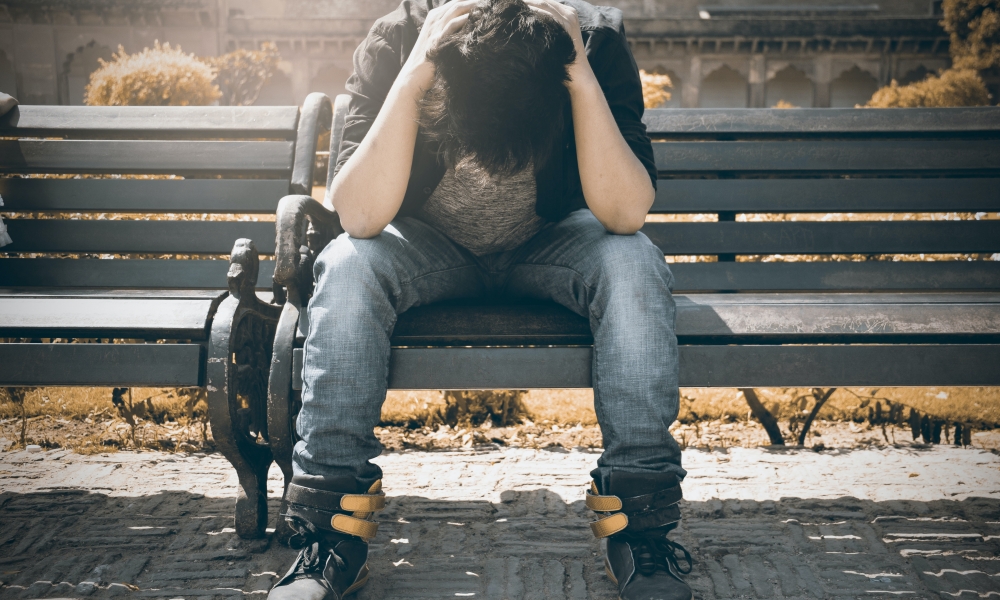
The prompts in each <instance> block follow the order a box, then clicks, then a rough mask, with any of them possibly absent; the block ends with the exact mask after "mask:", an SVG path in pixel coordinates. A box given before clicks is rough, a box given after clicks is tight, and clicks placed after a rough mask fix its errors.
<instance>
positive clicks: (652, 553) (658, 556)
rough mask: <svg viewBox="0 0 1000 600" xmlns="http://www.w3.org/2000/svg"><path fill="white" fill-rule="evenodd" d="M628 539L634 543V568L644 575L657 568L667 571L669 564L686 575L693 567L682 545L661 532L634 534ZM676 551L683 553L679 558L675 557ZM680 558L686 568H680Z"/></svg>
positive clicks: (689, 554)
mask: <svg viewBox="0 0 1000 600" xmlns="http://www.w3.org/2000/svg"><path fill="white" fill-rule="evenodd" d="M630 541H632V542H633V543H634V546H633V547H634V551H635V560H636V565H635V566H636V569H637V570H638V571H639V573H641V574H643V575H645V576H646V577H650V576H652V575H653V574H654V573H655V572H656V570H657V569H663V570H665V571H669V570H670V569H669V566H672V567H673V568H674V569H676V570H677V572H678V573H680V574H682V575H687V574H688V573H690V572H691V569H692V568H694V561H692V560H691V553H690V552H688V551H687V549H685V548H684V546H681V545H680V544H678V543H677V542H675V541H672V540H669V539H667V538H666V537H665V536H663V534H660V535H652V534H649V535H645V536H635V537H634V538H632V540H630ZM678 551H680V552H681V553H683V557H682V558H681V559H678V557H677V552H678ZM681 560H683V561H684V562H686V563H687V567H686V568H683V569H682V568H681V565H680V561H681ZM668 565H669V566H668Z"/></svg>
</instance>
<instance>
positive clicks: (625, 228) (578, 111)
mask: <svg viewBox="0 0 1000 600" xmlns="http://www.w3.org/2000/svg"><path fill="white" fill-rule="evenodd" d="M524 1H525V3H526V4H527V5H528V6H529V7H530V8H531V9H532V10H533V11H535V12H536V13H538V14H539V15H545V16H547V17H549V18H552V19H555V21H556V22H557V23H559V24H560V25H562V26H563V28H564V29H566V31H567V32H568V33H569V36H570V37H571V38H572V39H573V45H574V47H575V48H576V60H575V61H573V64H571V65H570V66H569V67H568V72H569V78H570V81H569V82H568V83H567V84H566V87H567V89H569V94H570V102H571V104H572V108H573V132H574V134H575V136H576V159H577V163H578V164H579V165H580V184H581V185H582V187H583V199H584V200H585V201H586V202H587V207H588V208H590V210H591V212H593V213H594V216H595V217H597V220H598V221H600V222H601V224H602V225H604V227H605V228H606V229H607V230H608V231H610V232H611V233H619V234H626V235H629V234H633V233H635V232H636V231H638V230H639V228H641V227H642V225H643V223H644V222H645V219H646V212H647V211H649V207H650V206H652V204H653V197H654V194H655V192H654V190H653V185H652V184H651V183H650V181H649V175H648V174H647V173H646V169H645V168H644V167H643V166H642V163H641V162H639V159H638V158H636V157H635V154H633V152H632V149H631V148H629V146H628V144H627V143H626V142H625V139H624V138H623V137H622V134H621V130H619V129H618V124H617V123H616V122H615V118H614V116H613V115H612V114H611V109H610V107H609V106H608V101H607V99H606V98H605V97H604V92H603V91H602V90H601V86H600V83H599V82H598V81H597V76H596V75H594V71H593V70H592V69H591V68H590V62H589V61H588V60H587V54H586V49H585V48H584V46H583V34H582V33H581V32H580V20H579V18H578V16H577V14H576V9H575V8H573V7H571V6H566V5H565V4H560V3H559V2H557V1H556V0H524Z"/></svg>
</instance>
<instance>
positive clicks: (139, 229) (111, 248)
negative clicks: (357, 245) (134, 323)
mask: <svg viewBox="0 0 1000 600" xmlns="http://www.w3.org/2000/svg"><path fill="white" fill-rule="evenodd" d="M7 224H8V230H9V231H10V236H11V237H12V238H13V240H14V242H13V243H12V244H10V245H9V246H6V247H5V248H4V250H5V251H9V252H121V253H127V252H149V253H184V254H228V253H230V252H231V251H232V249H233V244H234V243H235V242H236V240H238V239H239V238H250V239H252V240H253V241H254V244H255V245H256V246H257V250H258V251H260V252H261V253H264V254H273V253H274V243H275V241H274V240H275V238H274V236H275V233H274V223H273V222H270V221H172V220H170V221H167V220H164V221H105V220H86V221H84V220H61V219H12V220H10V221H8V222H7Z"/></svg>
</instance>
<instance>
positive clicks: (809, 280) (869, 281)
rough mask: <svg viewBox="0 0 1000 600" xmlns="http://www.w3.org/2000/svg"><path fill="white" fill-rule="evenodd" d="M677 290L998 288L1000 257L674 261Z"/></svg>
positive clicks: (762, 290)
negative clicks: (716, 261) (982, 258)
mask: <svg viewBox="0 0 1000 600" xmlns="http://www.w3.org/2000/svg"><path fill="white" fill-rule="evenodd" d="M670 270H671V271H672V272H673V274H674V279H675V283H674V290H675V291H676V292H678V293H680V292H710V291H732V292H764V291H775V292H777V291H918V290H967V291H981V290H1000V262H997V261H974V262H973V261H962V262H959V261H942V262H883V261H877V262H853V261H850V262H849V261H838V262H799V263H795V262H790V263H760V262H744V263H738V262H720V263H674V264H671V265H670Z"/></svg>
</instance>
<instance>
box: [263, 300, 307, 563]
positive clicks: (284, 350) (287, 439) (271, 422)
mask: <svg viewBox="0 0 1000 600" xmlns="http://www.w3.org/2000/svg"><path fill="white" fill-rule="evenodd" d="M300 310H302V309H300V308H299V300H298V294H295V293H293V294H291V297H290V298H289V300H288V301H287V302H285V304H284V306H282V309H281V317H280V318H279V319H278V329H277V333H276V334H275V336H274V353H273V354H272V356H271V376H270V379H269V380H268V389H267V429H268V432H269V435H270V440H271V453H272V454H273V455H274V462H276V463H278V466H279V467H281V473H282V475H284V478H285V492H286V493H287V491H288V484H289V482H291V480H292V449H293V448H294V446H295V442H296V441H297V437H296V434H295V416H296V414H297V413H298V410H297V408H298V406H299V405H300V404H301V400H300V399H299V397H298V392H296V391H295V390H293V389H292V354H293V351H294V349H295V335H296V331H297V330H298V325H299V311H300ZM284 499H285V494H282V505H281V513H284V512H285V500H284ZM292 533H293V531H292V530H291V528H290V527H289V526H288V524H287V523H285V520H284V519H282V518H281V517H279V518H278V523H277V524H276V525H275V530H274V535H275V537H276V538H277V539H278V541H279V542H281V543H282V544H287V543H288V538H289V537H291V535H292Z"/></svg>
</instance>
